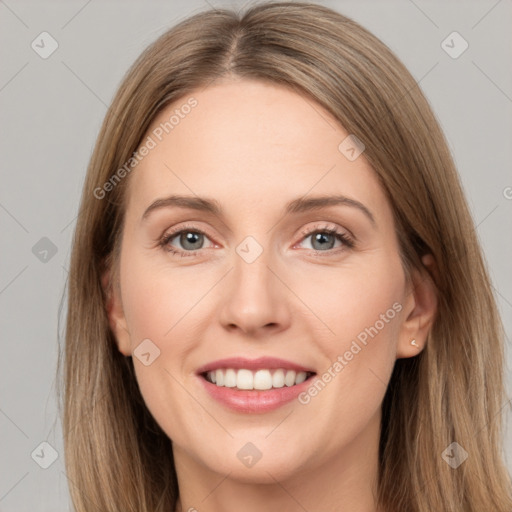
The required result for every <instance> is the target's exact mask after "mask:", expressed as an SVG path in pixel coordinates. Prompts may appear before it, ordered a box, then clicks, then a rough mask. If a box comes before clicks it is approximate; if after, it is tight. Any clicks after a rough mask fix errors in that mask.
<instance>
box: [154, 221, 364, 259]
mask: <svg viewBox="0 0 512 512" xmlns="http://www.w3.org/2000/svg"><path fill="white" fill-rule="evenodd" d="M181 233H195V234H200V235H204V236H206V237H208V238H210V237H209V236H208V234H207V233H205V232H204V231H201V230H200V229H197V228H195V227H194V226H182V228H181V229H179V230H176V231H171V232H170V233H165V234H164V235H163V237H162V238H161V239H160V241H159V243H158V245H159V246H160V247H161V248H162V249H163V250H164V251H166V252H169V253H171V254H172V255H173V256H178V255H181V256H182V257H189V256H197V253H198V252H199V251H200V250H201V249H197V250H195V251H181V250H177V249H174V248H173V247H172V246H171V245H169V242H170V241H171V240H172V239H173V238H176V236H177V235H180V234H181ZM316 233H328V234H329V235H334V236H335V237H336V239H337V240H339V241H340V242H342V243H343V244H344V246H345V247H341V248H338V249H337V250H335V249H329V250H326V251H317V250H315V249H312V250H313V251H315V254H318V253H323V252H325V253H326V256H332V255H333V254H338V253H339V252H342V251H346V250H347V249H352V248H353V247H354V246H355V241H354V239H353V238H352V237H351V236H349V235H347V234H346V233H344V232H341V231H338V230H337V229H335V228H331V227H328V226H325V227H323V228H315V229H313V230H309V231H307V230H306V231H303V232H302V233H301V235H302V238H301V240H300V241H302V240H303V239H305V238H307V237H308V236H311V235H314V234H316ZM323 256H324V255H323V254H322V257H323Z"/></svg>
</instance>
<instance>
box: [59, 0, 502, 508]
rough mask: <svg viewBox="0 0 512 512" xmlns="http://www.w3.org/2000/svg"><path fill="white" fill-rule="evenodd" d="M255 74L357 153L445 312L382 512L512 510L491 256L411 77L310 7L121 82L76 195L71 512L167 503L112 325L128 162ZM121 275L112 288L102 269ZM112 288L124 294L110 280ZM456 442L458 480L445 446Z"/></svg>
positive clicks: (215, 19)
mask: <svg viewBox="0 0 512 512" xmlns="http://www.w3.org/2000/svg"><path fill="white" fill-rule="evenodd" d="M224 78H225V79H230V78H231V79H243V78H247V79H252V80H262V81H265V82H266V83H271V84H275V85H277V86H283V87H287V88H289V89H290V90H291V91H293V92H297V93H299V94H302V95H305V97H307V98H310V99H311V100H313V101H315V102H316V103H318V104H319V105H321V106H322V107H323V108H324V109H326V111H328V112H329V113H330V114H332V115H333V116H334V118H335V119H336V120H337V121H338V122H339V123H340V125H341V126H342V127H343V128H344V129H345V130H346V131H347V132H348V133H350V134H354V135H355V136H356V137H357V138H358V139H360V140H361V141H363V142H364V145H365V150H364V157H365V158H366V160H367V161H368V162H369V164H370V165H371V166H372V168H373V170H374V171H375V173H376V176H377V177H378V180H379V182H380V184H381V186H382V188H383V190H384V191H385V193H386V196H387V198H388V199H389V202H390V205H391V207H392V210H393V215H394V221H395V225H396V232H397V236H398V240H399V250H400V256H401V258H402V262H403V266H404V270H405V273H406V275H407V276H409V275H410V270H412V269H420V270H421V269H423V270H425V267H424V265H423V264H422V262H421V257H422V256H423V255H424V254H431V255H432V256H433V258H434V260H435V264H436V269H437V271H436V272H431V271H429V272H430V274H429V278H431V279H432V281H433V282H434V284H435V288H436V294H437V297H438V306H437V312H436V316H435V320H434V323H433V325H432V328H431V330H430V332H429V334H428V339H427V344H426V347H425V349H424V350H423V351H422V352H421V353H420V354H418V355H417V356H415V357H412V358H405V359H399V360H397V361H396V363H395V366H394V368H393V373H392V376H391V380H390V383H389V386H388V389H387V391H386V394H385V397H384V400H383V404H382V425H381V434H380V444H379V461H378V462H379V478H378V503H379V506H381V507H383V510H386V511H394V510H407V511H418V512H427V511H428V512H430V511H432V510H450V511H464V512H481V511H482V510H495V511H497V512H505V511H506V512H509V511H510V510H512V497H511V494H512V493H511V482H510V475H509V473H508V472H507V470H506V467H505V465H504V463H503V460H502V457H503V453H502V446H501V443H502V428H503V427H502V421H503V418H502V407H503V403H505V401H506V399H505V396H506V395H505V388H504V381H503V373H504V372H503V363H504V330H503V325H502V322H501V319H500V316H499V313H498V310H497V306H496V302H495V298H494V296H493V293H492V289H491V284H490V279H489V275H488V271H487V269H486V263H485V261H484V257H483V254H482V250H481V248H480V245H479V242H478V239H477V235H476V232H475V226H474V223H473V220H472V217H471V215H470V212H469V209H468V206H467V202H466V199H465V197H464V194H463V190H462V187H461V184H460V182H459V177H458V174H457V171H456V168H455V165H454V162H453V160H452V157H451V154H450V151H449V149H448V145H447V143H446V140H445V138H444V135H443V133H442V131H441V128H440V126H439V124H438V122H437V120H436V118H435V116H434V114H433V112H432V109H431V108H430V106H429V104H428V101H427V100H426V98H425V97H424V95H423V93H422V92H421V90H420V87H419V85H418V83H417V82H416V81H415V80H414V78H413V77H412V76H411V74H410V73H409V72H408V71H407V69H406V68H405V67H404V65H403V64H402V63H401V62H400V61H399V59H398V58H397V57H396V56H395V55H394V54H393V53H392V52H391V50H390V49H389V48H388V47H387V46H386V45H385V44H384V43H382V42H381V41H380V40H379V39H377V38H376V37H375V36H374V35H372V34H371V33H370V32H368V31H367V30H366V29H364V28H363V27H361V26H360V25H359V24H358V23H356V22H354V21H353V20H351V19H349V18H347V17H345V16H343V15H341V14H339V13H337V12H335V11H333V10H331V9H328V8H326V7H323V6H319V5H316V4H312V3H301V2H299V3H298V2H280V3H274V2H270V3H263V4H256V5H253V6H252V7H251V8H250V9H249V10H247V11H246V12H245V13H237V12H234V11H231V10H227V9H213V10H208V11H206V12H201V13H199V14H195V15H193V16H191V17H189V18H188V19H185V20H183V21H181V22H180V23H179V24H177V25H176V26H175V27H173V28H172V29H170V30H168V31H167V32H165V33H164V34H163V35H161V36H160V37H159V38H158V39H157V40H156V41H155V42H154V43H152V44H151V45H150V46H149V47H148V48H147V49H146V50H144V52H143V53H142V54H141V55H140V56H139V58H138V59H137V60H136V61H135V63H134V64H133V65H132V67H131V68H130V69H129V71H128V72H127V74H126V75H125V77H124V79H123V80H122V83H121V85H120V87H119V89H118V91H117V93H116V95H115V97H114V99H113V101H112V104H111V106H110V108H109V109H108V112H107V114H106V116H105V119H104V122H103V124H102V127H101V130H100V133H99V136H98V139H97V142H96V145H95V148H94V151H93V154H92V156H91V159H90V163H89V166H88V169H87V175H86V179H85V183H84V187H83V192H82V197H81V203H80V209H79V215H78V219H77V224H76V228H75V233H74V238H73V242H72V243H73V246H72V254H71V263H70V271H69V276H68V283H67V288H66V289H67V293H68V304H67V319H66V330H65V356H64V355H63V354H61V353H60V354H59V361H58V370H57V371H58V373H59V372H61V365H62V362H61V358H63V357H64V367H63V370H62V383H58V384H59V385H58V392H59V399H60V400H62V390H61V387H62V389H63V391H64V395H63V398H64V399H63V403H62V404H61V403H60V401H59V409H60V411H61V415H62V422H63V436H64V448H65V465H66V471H67V477H68V480H69V483H70V486H69V487H70V494H71V498H72V502H73V504H74V506H75V508H76V510H77V511H78V512H85V511H91V510H93V509H96V508H97V509H98V510H108V511H112V512H114V511H116V512H117V511H119V512H121V511H122V512H128V511H137V512H160V511H162V512H163V511H167V512H168V511H170V510H174V509H175V506H176V502H177V498H178V493H179V488H178V482H177V476H176V471H175V466H174V460H173V454H172V442H171V440H170V439H169V438H168V436H167V435H166V434H165V432H163V430H162V429H161V428H160V426H159V425H158V424H157V423H156V421H155V419H154V418H153V417H152V415H151V414H150V412H149V411H148V409H147V407H146V405H145V403H144V400H143V398H142V396H141V393H140V390H139V388H138V385H137V381H136V378H135V373H134V368H133V361H132V358H131V357H125V356H123V355H122V354H121V353H120V352H119V350H118V348H117V345H116V341H115V337H114V335H113V333H112V331H111V329H110V326H109V320H108V315H107V311H106V301H107V300H108V296H109V295H108V294H109V293H110V291H111V289H112V288H111V287H112V286H119V284H118V270H119V269H118V261H119V251H120V246H121V239H122V236H121V235H122V230H123V222H124V212H125V208H126V195H127V192H126V191H127V184H128V182H129V176H127V177H126V178H124V179H121V180H118V181H119V182H118V183H116V184H115V186H113V187H110V188H111V190H110V191H109V192H108V194H105V197H104V198H103V199H101V198H98V197H97V196H98V195H97V194H95V193H94V191H95V190H98V187H102V186H103V185H104V184H105V183H106V182H108V181H109V179H111V177H112V176H113V175H114V173H116V171H117V170H118V169H120V168H121V167H123V165H124V164H125V163H126V162H127V161H129V159H130V158H131V157H132V156H133V155H134V152H135V151H136V150H137V148H138V147H139V146H140V144H141V143H142V141H143V140H144V137H145V136H146V135H147V130H148V128H149V126H150V124H151V122H152V120H154V118H155V116H156V115H157V114H158V113H159V112H161V110H162V109H163V108H164V107H166V106H167V105H169V104H170V103H172V102H176V101H178V100H180V99H183V98H186V97H187V95H190V94H191V93H193V91H196V90H197V89H198V88H201V87H208V85H210V84H211V83H212V82H213V81H214V80H217V79H224ZM108 269H110V270H111V273H110V274H109V276H110V279H109V281H108V283H107V285H106V286H104V285H103V284H102V280H101V278H102V276H103V274H104V272H105V271H106V270H108ZM116 283H117V284H116ZM452 442H457V443H458V444H459V445H461V446H462V447H463V448H464V450H466V452H468V458H467V459H466V460H465V461H464V463H463V464H461V465H460V466H459V467H458V468H457V469H453V468H452V467H450V466H449V465H448V464H447V463H446V462H445V461H444V460H443V457H442V452H443V451H444V450H445V449H446V448H447V447H448V446H449V445H450V444H451V443H452Z"/></svg>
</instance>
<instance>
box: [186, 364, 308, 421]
mask: <svg viewBox="0 0 512 512" xmlns="http://www.w3.org/2000/svg"><path fill="white" fill-rule="evenodd" d="M196 374H197V376H198V378H199V380H200V382H201V384H202V386H203V389H204V390H205V391H206V394H207V396H208V397H209V398H210V399H213V400H215V401H216V402H218V403H219V404H221V405H222V406H224V407H226V408H228V409H229V410H231V411H235V412H239V413H265V412H269V411H272V410H275V409H277V408H279V407H281V406H283V405H285V404H287V403H289V402H291V401H293V400H294V399H296V398H297V397H298V395H299V394H300V393H301V392H303V391H305V390H306V389H307V388H308V387H309V386H310V385H311V382H312V380H313V378H314V377H315V375H316V372H315V371H313V370H312V369H311V368H308V367H306V366H303V365H300V364H297V363H294V362H291V361H287V360H284V359H280V358H274V357H261V358H259V359H252V360H251V359H247V358H243V357H234V358H233V357H232V358H228V359H222V360H217V361H212V362H211V363H208V364H206V365H204V366H202V367H200V368H198V370H197V371H196Z"/></svg>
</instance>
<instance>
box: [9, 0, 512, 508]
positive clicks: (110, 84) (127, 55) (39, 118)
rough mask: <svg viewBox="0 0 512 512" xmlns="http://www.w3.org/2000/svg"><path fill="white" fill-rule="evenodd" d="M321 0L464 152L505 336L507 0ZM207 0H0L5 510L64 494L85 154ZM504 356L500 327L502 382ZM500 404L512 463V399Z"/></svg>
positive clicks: (511, 87)
mask: <svg viewBox="0 0 512 512" xmlns="http://www.w3.org/2000/svg"><path fill="white" fill-rule="evenodd" d="M319 3H322V4H323V5H325V6H328V7H332V8H334V9H336V10H338V11H340V12H341V13H343V14H346V15H348V16H350V17H352V18H354V19H355V20H356V21H358V22H360V23H361V24H362V25H364V26H365V27H366V28H368V29H369V30H370V31H372V32H373V33H374V34H375V35H377V36H378V37H380V38H381V39H382V40H383V41H384V42H385V43H386V44H387V45H388V46H389V47H390V48H391V49H392V50H393V51H394V52H395V53H396V54H397V55H398V56H399V57H400V58H401V59H402V60H403V61H404V63H405V64H406V66H407V67H408V68H409V70H410V71H411V73H412V74H413V76H414V77H415V78H416V79H417V80H418V81H420V84H421V87H422V89H423V91H424V92H425V94H426V96H427V97H428V99H429V101H430V102H431V105H432V107H433V109H434V111H435V113H436V115H437V116H438V118H439V120H440V123H441V126H442V128H443V129H444V131H445V133H446V136H447V139H448V141H449V144H450V148H451V150H452V152H453V154H454V157H455V160H456V163H457V165H458V169H459V173H460V175H461V179H462V183H463V186H464V189H465V191H466V194H467V198H468V201H469V204H470V207H471V211H472V214H473V217H474V220H475V223H476V224H477V226H478V228H477V231H478V236H479V238H480V240H481V243H482V246H483V248H484V251H485V255H486V258H487V261H488V265H489V269H490V272H491V276H492V279H493V284H494V290H495V293H496V298H497V301H498V304H499V307H500V311H501V313H502V316H503V320H504V323H505V328H506V332H507V338H508V340H510V335H511V333H512V279H511V272H510V269H509V265H510V261H512V258H511V255H512V237H511V233H512V199H511V198H512V188H507V187H512V173H511V172H510V169H511V161H512V150H511V141H512V115H511V114H512V66H511V64H512V58H511V57H512V32H511V31H510V27H511V26H512V23H511V22H512V1H511V0H500V1H495V0H492V1H478V2H469V1H465V2H444V1H443V2H442V1H436V2H433V1H429V2H426V1H420V0H415V1H414V2H413V1H409V0H401V1H394V2H389V1H379V2H377V1H374V2H372V1H359V2H355V1H330V2H319ZM243 4H244V2H222V1H220V2H219V1H213V0H211V2H210V5H213V6H215V7H230V6H233V7H238V8H239V7H241V6H242V5H243ZM207 7H208V4H207V3H206V2H205V1H188V2H185V1H179V2H171V1H165V2H164V1H152V2H142V1H141V2H121V1H119V2H112V1H110V2H106V1H100V0H93V1H91V0H89V1H84V2H75V1H66V2H64V1H62V2H22V1H15V0H7V1H6V2H3V1H0V54H1V68H0V109H1V116H2V117H1V119H2V123H1V137H0V144H1V146H0V150H1V155H2V158H1V169H2V188H1V191H0V224H1V227H2V233H3V235H2V240H3V244H2V248H3V250H2V267H1V274H0V304H1V312H2V316H1V324H2V325H1V327H2V345H1V347H2V350H1V356H0V365H1V369H0V376H1V377H0V378H1V388H0V389H1V397H0V429H1V430H0V432H1V435H0V443H1V445H0V459H1V461H2V463H1V477H0V510H1V511H3V512H7V511H16V512H21V511H31V512H32V511H57V510H68V507H69V504H68V503H69V502H68V490H67V486H68V480H67V477H66V474H65V471H64V465H63V452H62V433H61V426H60V420H59V419H58V417H57V409H56V401H55V369H56V358H57V350H58V342H57V331H58V325H57V320H58V307H59V301H60V299H61V296H62V292H63V288H64V285H65V279H66V276H67V268H68V262H69V254H70V242H71V236H72V232H73V229H74V224H75V218H76V214H77V207H78V201H79V195H80V191H81V187H82V184H83V180H84V175H85V169H86V165H87V162H88V159H89V157H90V154H91V151H92V148H93V144H94V141H95V138H96V136H97V134H98V130H99V127H100V123H101V121H102V119H103V116H104V115H105V113H106V107H107V105H108V104H109V103H110V101H111V99H112V97H113V94H114V92H115V89H116V88H117V86H118V84H119V82H120V80H121V77H122V75H123V74H124V72H125V71H126V70H127V69H128V67H129V66H130V64H131V63H132V62H133V61H134V60H135V58H136V57H137V56H138V55H139V53H140V52H141V51H142V49H143V48H145V47H146V46H147V45H148V44H149V43H151V42H152V41H153V40H154V39H156V37H157V36H158V35H160V34H161V33H162V32H164V31H165V30H166V29H168V28H169V27H170V26H172V25H173V24H175V23H176V22H177V21H180V20H181V19H183V18H184V17H186V16H188V15H190V14H192V13H194V12H197V11H198V10H203V9H205V8H207ZM43 31H47V32H49V33H50V34H51V36H52V37H53V38H54V39H55V40H56V41H57V42H58V45H59V46H58V49H57V50H56V51H55V52H54V53H53V54H52V55H51V56H50V57H48V58H47V59H42V58H41V57H40V56H39V55H38V54H37V53H36V52H35V51H34V50H33V49H32V48H31V43H32V41H33V40H35V39H36V38H37V36H38V35H39V34H40V33H41V32H43ZM453 31H457V32H459V33H460V34H461V35H462V37H463V38H464V39H465V40H466V41H467V42H468V43H469V48H468V49H467V51H465V52H464V53H463V54H462V55H461V56H460V57H458V58H457V59H454V58H452V57H450V56H449V55H448V54H447V53H446V52H445V51H444V50H443V48H442V47H441V43H442V41H443V40H444V39H445V38H446V37H447V36H448V35H449V34H450V33H452V32H453ZM450 44H451V43H450ZM454 44H455V48H457V45H458V44H459V43H454ZM459 47H460V46H459ZM46 48H48V46H47V45H46ZM507 196H508V197H507ZM43 237H47V238H48V239H49V240H50V241H51V243H52V244H53V245H54V246H55V249H56V250H57V252H56V253H55V254H52V251H51V247H50V245H49V244H48V241H47V240H44V241H40V240H41V238H43ZM36 244H38V245H36ZM34 246H35V249H33V247H34ZM49 247H50V248H49ZM55 249H54V250H55ZM44 250H48V251H49V252H47V253H44ZM45 260H46V261H45ZM61 330H62V327H61ZM511 362H512V355H511V350H510V346H509V343H508V342H507V381H508V395H509V397H510V396H512V395H511V391H510V390H511V388H512V386H511V382H512V371H511V366H512V365H511ZM504 406H505V410H506V411H507V424H506V428H507V430H506V432H505V433H506V436H505V445H506V446H505V451H506V453H505V456H506V460H507V464H508V467H509V468H510V469H511V471H512V427H511V426H510V416H511V414H510V402H509V403H507V404H506V405H505V404H504ZM43 441H46V442H48V443H50V444H51V445H52V446H53V447H54V448H55V450H56V452H57V454H58V455H57V459H56V460H55V462H54V463H53V464H52V465H51V466H49V467H48V468H47V469H42V468H41V467H40V466H39V465H38V464H37V463H36V462H35V461H34V460H33V458H32V457H31V454H32V453H33V452H34V450H36V452H35V455H34V459H36V460H39V461H41V462H42V463H43V462H44V459H45V457H46V461H47V462H49V460H50V459H48V457H50V456H51V450H50V448H48V447H46V448H45V447H44V446H43V447H42V448H41V447H39V446H40V443H42V442H43ZM38 447H39V448H38ZM41 450H43V452H44V455H42V453H43V452H42V451H41ZM37 454H39V456H40V457H39V459H37Z"/></svg>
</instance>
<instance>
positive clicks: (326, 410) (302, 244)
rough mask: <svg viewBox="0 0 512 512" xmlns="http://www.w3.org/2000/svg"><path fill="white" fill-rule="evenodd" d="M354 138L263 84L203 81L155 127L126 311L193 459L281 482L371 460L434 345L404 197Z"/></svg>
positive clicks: (137, 180)
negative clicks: (365, 457)
mask: <svg viewBox="0 0 512 512" xmlns="http://www.w3.org/2000/svg"><path fill="white" fill-rule="evenodd" d="M191 98H193V99H192V100H191ZM187 101H188V105H193V107H191V108H184V107H183V105H185V104H187ZM176 109H178V111H179V112H178V114H176V115H177V117H176V116H175V117H176V119H177V118H179V121H178V122H176V119H174V121H173V126H172V129H169V125H167V131H168V132H169V133H165V130H163V135H162V124H161V123H165V122H167V121H169V119H170V117H171V116H172V115H173V113H175V111H176ZM156 134H158V135H156ZM348 135H349V134H348V133H347V132H346V131H345V130H344V129H343V127H341V126H339V124H337V122H336V121H335V120H334V119H333V118H332V117H331V116H330V115H329V114H328V113H327V112H326V111H325V110H323V109H322V107H321V106H320V105H318V104H315V103H314V102H313V101H312V100H311V99H309V98H306V97H302V96H300V95H297V94H295V93H294V92H291V91H290V90H288V89H285V88H281V87H278V86H275V85H271V84H267V83H263V82H258V81H248V80H239V81H226V82H223V83H220V84H217V85H214V86H210V87H208V88H206V89H204V90H197V91H196V92H195V93H193V94H191V95H190V97H186V98H184V99H182V100H180V101H177V102H176V103H174V104H173V105H171V106H169V107H168V108H166V109H165V110H164V111H163V112H162V113H161V114H160V115H159V116H158V117H157V118H156V119H155V120H154V122H153V125H152V127H151V128H150V130H149V131H148V134H147V136H151V137H152V139H153V141H154V142H155V145H154V147H152V148H151V149H150V151H149V152H148V154H147V155H146V156H144V158H143V159H142V161H141V162H140V163H139V164H138V165H137V167H136V169H135V170H134V171H132V174H131V175H130V177H129V180H130V182H129V189H128V192H127V193H128V197H127V208H126V221H125V225H124V231H123V237H122V247H121V255H120V267H119V268H120V270H119V279H120V293H119V294H116V295H115V296H114V297H113V299H112V303H111V305H110V309H109V317H110V321H111V326H112V329H113V331H114V333H115V335H116V339H117V342H118V346H119V350H120V351H121V352H122V353H123V354H124V355H126V356H132V357H133V363H134V367H135V371H136V376H137V380H138V383H139V387H140V390H141V392H142V395H143V397H144V400H145V402H146V404H147V407H148V408H149V410H150V411H151V413H152V415H153V416H154V418H155V419H156V421H157V422H158V423H159V425H160V426H161V427H162V429H163V430H164V431H165V432H166V434H167V435H168V436H169V437H170V438H171V439H172V440H173V449H174V450H175V453H176V454H178V455H179V456H180V457H183V458H189V459H190V460H194V461H195V462H197V463H199V464H201V465H202V467H204V468H205V470H208V471H213V472H218V473H222V474H224V475H226V474H227V473H231V476H232V477H233V478H239V479H246V480H251V481H261V482H265V481H268V480H269V476H268V475H269V473H270V474H272V475H273V477H275V478H277V479H278V480H282V479H284V478H286V477H288V476H290V475H292V474H294V473H297V472H299V471H301V470H302V469H303V468H308V469H309V470H310V471H313V470H314V468H316V467H320V466H322V465H323V464H327V463H328V461H329V460H331V459H332V458H333V457H334V456H337V455H343V454H345V455H346V457H347V458H350V457H351V456H355V454H354V453H353V451H354V447H362V446H364V445H365V443H368V442H370V441H369V440H370V439H372V441H371V442H372V443H374V442H375V439H376V436H377V435H378V427H379V422H380V406H381V402H382V399H383V397H384V394H385V390H386V385H387V383H388V381H389V378H390V375H391V372H392V369H393V365H394V362H395V360H396V359H397V358H398V357H410V356H414V355H416V354H417V353H418V352H419V351H420V349H418V348H417V347H416V346H411V345H410V341H411V339H412V338H416V340H417V344H418V345H420V346H421V343H422V342H423V341H424V338H425V336H426V331H425V330H424V328H425V323H424V322H423V321H422V320H421V317H420V316H419V313H421V308H420V299H419V297H420V296H419V295H416V294H415V293H413V289H412V287H411V286H410V285H409V283H408V282H407V281H406V278H405V275H404V271H403V268H402V265H401V260H400V256H399V247H398V241H397V237H396V235H395V226H394V223H393V215H392V209H391V206H390V204H389V203H388V201H387V199H386V196H385V194H384V192H383V190H382V189H381V187H380V185H379V182H378V180H377V177H376V174H375V173H374V171H373V170H372V168H371V167H370V166H369V164H368V163H367V162H366V161H365V158H364V153H363V154H361V155H360V156H359V157H358V158H356V159H353V155H352V153H351V152H350V151H348V152H347V151H346V150H345V151H343V150H340V149H339V146H340V143H342V142H343V141H344V140H345V139H346V137H347V136H348ZM147 136H146V138H145V140H147ZM159 138H161V140H159ZM344 144H345V145H346V144H347V141H346V142H345V143H344ZM149 145H150V146H153V144H151V143H150V144H149ZM346 147H347V146H343V145H342V149H343V148H346ZM356 149H357V148H356ZM347 155H348V156H351V157H352V158H347ZM171 196H184V197H185V199H181V200H180V201H178V200H176V199H175V200H174V201H172V200H169V198H170V197H171ZM333 197H336V198H337V199H338V201H334V200H331V202H327V203H325V204H322V203H321V202H320V201H316V202H315V200H317V199H318V198H324V199H325V198H333ZM186 198H188V199H189V201H188V202H187V200H186ZM200 199H202V201H201V200H200ZM207 202H208V203H207ZM207 204H208V205H210V206H209V207H208V208H206V207H205V205H207ZM212 205H213V206H215V207H217V208H218V210H214V208H213V206H212ZM313 206H315V207H314V208H313ZM231 358H234V359H232V360H231V361H221V360H224V359H231ZM262 358H263V359H262ZM264 358H267V359H264ZM217 370H218V371H217ZM229 370H230V371H229ZM208 371H211V372H212V373H208ZM204 372H206V373H204ZM304 378H306V380H305V381H303V382H301V381H302V380H303V379H304ZM208 379H209V380H216V383H212V382H208ZM283 381H284V382H283ZM222 382H225V385H223V386H219V384H222ZM233 386H234V387H233ZM270 386H271V387H270ZM251 387H252V388H254V387H256V388H257V389H250V388H251ZM269 387H270V389H268V388H269ZM248 443H252V444H248ZM298 446H300V447H301V448H300V450H298V449H297V447H298ZM260 455H261V459H260V460H259V461H257V463H256V464H254V466H253V467H250V465H251V464H252V462H251V461H252V460H253V459H257V458H258V457H259V456H260ZM250 457H252V458H253V459H250ZM301 468H302V469H301Z"/></svg>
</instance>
